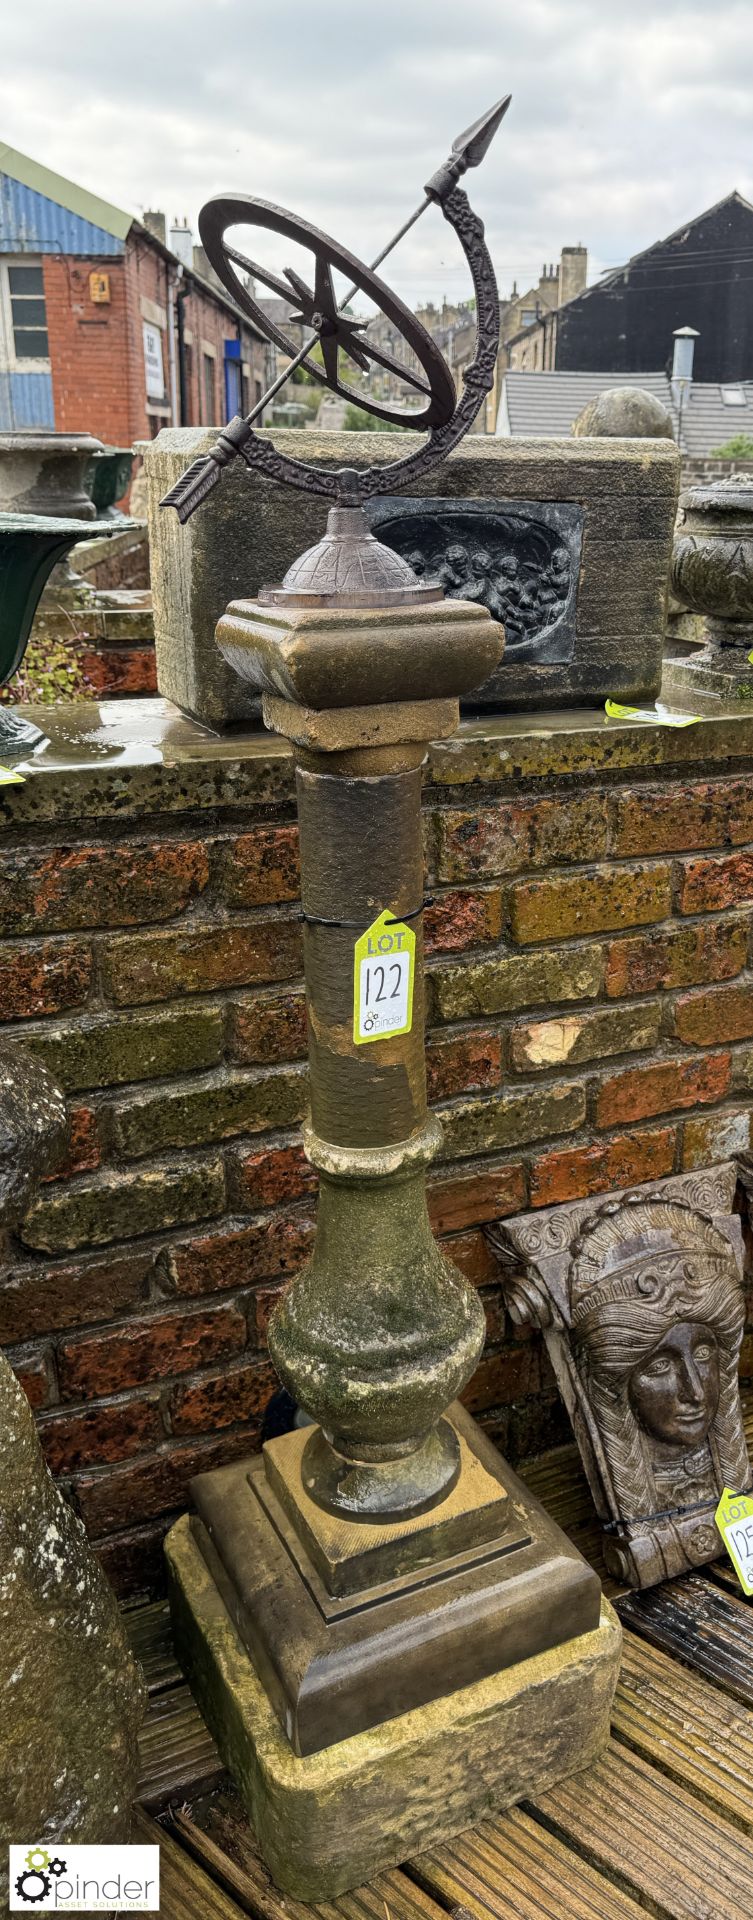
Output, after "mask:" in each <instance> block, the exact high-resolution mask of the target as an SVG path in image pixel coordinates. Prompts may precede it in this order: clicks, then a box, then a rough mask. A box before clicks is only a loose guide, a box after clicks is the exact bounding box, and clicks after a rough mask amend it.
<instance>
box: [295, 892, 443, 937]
mask: <svg viewBox="0 0 753 1920" xmlns="http://www.w3.org/2000/svg"><path fill="white" fill-rule="evenodd" d="M433 905H434V900H433V896H432V895H431V894H429V895H428V896H427V898H426V900H422V902H421V905H420V907H414V908H413V909H412V912H411V913H396V914H394V915H393V917H392V919H390V920H385V923H384V924H385V926H386V927H401V926H402V925H403V922H404V921H405V920H417V919H418V916H419V914H421V913H423V911H424V908H425V907H433ZM376 917H377V919H378V918H379V915H378V914H377V916H376ZM295 918H296V919H297V920H303V921H305V923H306V925H307V926H309V927H345V928H347V929H349V930H350V931H352V932H354V933H356V932H360V933H366V932H367V930H368V929H367V928H366V927H365V926H364V924H363V921H362V920H325V919H324V917H323V915H322V914H320V913H304V912H303V909H301V911H300V913H297V914H296V916H295Z"/></svg>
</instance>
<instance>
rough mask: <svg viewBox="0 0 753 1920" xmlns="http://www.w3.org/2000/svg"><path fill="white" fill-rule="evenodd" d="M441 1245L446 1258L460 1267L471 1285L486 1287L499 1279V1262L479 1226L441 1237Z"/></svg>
mask: <svg viewBox="0 0 753 1920" xmlns="http://www.w3.org/2000/svg"><path fill="white" fill-rule="evenodd" d="M442 1247H443V1249H444V1252H445V1253H446V1254H447V1258H448V1260H452V1262H453V1264H454V1265H455V1266H456V1267H459V1268H460V1272H461V1273H462V1274H464V1275H465V1278H466V1280H470V1282H471V1285H472V1286H474V1287H488V1286H489V1284H490V1282H492V1281H494V1280H499V1264H498V1262H497V1260H496V1259H495V1257H494V1254H493V1253H492V1250H491V1247H490V1246H489V1245H488V1243H487V1241H486V1240H485V1238H484V1235H483V1233H482V1231H481V1228H480V1227H469V1228H468V1229H467V1231H466V1232H465V1233H453V1234H449V1235H448V1236H447V1237H446V1238H445V1239H443V1241H442Z"/></svg>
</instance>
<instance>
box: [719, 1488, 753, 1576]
mask: <svg viewBox="0 0 753 1920" xmlns="http://www.w3.org/2000/svg"><path fill="white" fill-rule="evenodd" d="M714 1519H715V1521H716V1524H717V1526H718V1528H719V1532H720V1534H721V1536H722V1539H723V1541H724V1544H725V1547H726V1549H727V1552H728V1554H729V1557H730V1560H731V1561H732V1565H733V1567H734V1569H735V1573H736V1574H737V1577H738V1580H739V1582H740V1585H741V1587H742V1590H743V1593H753V1493H731V1492H730V1489H729V1487H725V1489H724V1492H723V1494H722V1497H721V1500H720V1502H719V1505H718V1507H717V1510H716V1513H715V1514H714Z"/></svg>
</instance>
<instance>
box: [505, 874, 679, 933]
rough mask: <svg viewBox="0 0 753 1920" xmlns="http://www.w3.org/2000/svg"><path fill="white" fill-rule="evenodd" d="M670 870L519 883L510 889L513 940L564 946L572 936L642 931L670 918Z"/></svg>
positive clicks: (566, 876)
mask: <svg viewBox="0 0 753 1920" xmlns="http://www.w3.org/2000/svg"><path fill="white" fill-rule="evenodd" d="M671 907H672V889H671V874H670V869H669V867H668V866H656V867H647V868H644V867H618V868H616V869H611V870H610V869H609V868H608V867H604V868H602V869H601V870H600V871H599V872H598V873H590V874H588V873H568V874H562V875H561V876H560V875H553V876H552V877H551V878H549V879H546V880H526V881H520V882H518V883H517V884H516V885H514V886H513V887H512V889H511V906H510V915H511V926H512V932H513V937H514V939H515V940H518V941H520V942H521V943H523V944H527V943H528V942H529V941H533V940H565V939H568V938H569V937H571V936H572V935H576V934H577V935H582V934H585V933H601V932H608V931H610V930H611V929H612V928H614V927H622V926H628V927H630V926H633V927H635V926H641V925H643V924H644V923H645V922H646V921H648V920H663V919H665V917H666V915H667V914H668V913H670V912H671Z"/></svg>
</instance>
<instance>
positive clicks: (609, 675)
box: [146, 428, 679, 726]
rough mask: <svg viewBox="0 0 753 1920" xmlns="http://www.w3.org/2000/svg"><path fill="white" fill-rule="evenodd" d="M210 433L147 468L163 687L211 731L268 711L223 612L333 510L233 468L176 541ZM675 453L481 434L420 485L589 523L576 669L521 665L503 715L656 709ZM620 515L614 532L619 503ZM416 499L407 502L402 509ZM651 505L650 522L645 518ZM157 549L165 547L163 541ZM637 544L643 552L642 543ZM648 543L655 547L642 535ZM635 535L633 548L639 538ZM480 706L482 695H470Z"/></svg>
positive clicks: (347, 444)
mask: <svg viewBox="0 0 753 1920" xmlns="http://www.w3.org/2000/svg"><path fill="white" fill-rule="evenodd" d="M215 437H216V436H215V435H214V434H213V433H212V432H211V431H207V430H206V429H201V428H199V429H194V428H181V429H178V430H175V429H167V430H166V431H164V432H162V433H161V434H160V435H159V436H158V437H157V439H156V440H155V441H154V442H153V443H152V445H151V446H150V448H149V450H148V452H147V456H146V470H147V474H148V479H149V501H150V504H149V512H150V528H151V534H152V552H153V556H154V559H153V568H152V581H153V590H154V605H155V636H156V645H157V658H158V678H159V686H160V690H161V692H162V693H164V694H167V696H168V697H169V698H170V699H175V700H176V702H177V704H178V705H180V706H182V707H183V708H184V709H185V710H187V711H188V712H191V713H194V714H195V715H196V716H197V717H198V718H201V719H204V720H206V721H207V722H208V723H209V724H210V725H214V726H223V725H226V724H227V723H228V722H230V721H233V720H239V719H245V718H248V717H249V715H251V714H254V713H256V712H258V702H257V700H256V699H255V697H254V694H253V692H252V689H251V688H250V687H249V686H248V685H247V684H246V685H244V684H242V683H241V682H240V681H239V680H238V679H237V678H236V677H235V676H234V675H233V674H232V673H231V671H230V669H229V667H228V666H227V665H226V663H225V661H224V660H222V658H221V657H220V656H219V654H218V651H217V648H216V646H215V643H214V630H215V627H216V624H217V621H218V620H219V618H220V616H221V614H223V613H224V611H225V607H226V606H227V603H228V601H229V600H234V599H236V598H251V597H253V596H254V595H255V594H256V593H257V591H258V589H259V587H260V586H264V585H269V584H273V583H274V582H275V581H278V582H279V581H280V580H281V579H282V578H283V575H284V574H285V573H286V572H287V569H288V567H289V565H290V564H291V562H292V561H293V560H294V559H295V558H296V557H297V556H298V555H299V554H300V553H301V552H302V551H303V550H304V549H305V548H307V547H309V546H311V545H313V544H314V543H315V542H316V541H317V540H318V539H320V538H321V535H322V534H323V532H324V528H325V524H326V515H327V502H326V501H325V500H318V499H315V498H314V497H313V496H310V495H309V496H306V495H301V494H295V493H293V492H291V491H289V490H288V489H283V488H280V487H274V486H273V485H272V483H271V482H268V481H265V480H264V479H263V478H262V477H261V476H260V475H258V474H257V475H255V477H254V480H253V482H252V484H251V485H249V481H248V476H247V474H246V473H245V471H243V472H241V471H240V470H239V469H240V467H241V463H240V462H239V461H238V462H236V463H235V466H234V467H231V468H229V469H228V470H227V471H226V472H225V474H223V478H222V483H221V485H220V486H219V487H217V488H216V489H215V491H214V493H213V494H212V496H211V498H210V499H209V500H208V501H207V503H206V506H205V508H204V510H203V512H202V513H201V514H199V515H196V516H195V518H194V520H192V521H191V522H190V524H189V525H187V526H185V527H181V526H180V525H179V523H178V521H177V518H176V517H174V516H173V515H166V514H161V513H160V511H159V504H158V503H159V500H160V498H161V496H162V495H163V494H164V493H165V491H166V490H167V488H168V487H170V486H172V485H173V484H174V482H175V481H176V480H177V479H178V476H179V474H180V473H182V472H183V471H184V470H185V468H186V467H187V466H189V465H190V463H191V461H192V460H193V459H195V458H196V457H197V455H198V454H199V453H202V452H205V451H206V450H207V448H208V447H210V446H211V445H212V444H213V442H214V439H215ZM272 438H273V439H274V442H275V444H276V445H279V446H280V447H282V448H284V449H285V450H287V451H288V452H289V453H294V454H296V455H298V457H302V458H304V459H306V460H313V461H315V462H318V463H319V464H320V465H323V466H336V465H343V464H344V465H347V466H352V465H356V466H359V465H364V464H366V465H368V464H370V463H372V462H373V461H374V460H377V461H379V460H384V459H385V458H389V459H390V460H393V459H395V458H399V457H400V455H401V454H402V453H408V452H411V451H414V450H415V449H414V448H413V447H412V436H410V435H406V436H405V439H404V440H401V442H400V445H399V446H398V444H397V440H396V439H395V438H391V439H390V443H389V453H388V454H387V453H386V450H385V447H384V445H383V444H382V436H381V435H376V434H353V433H347V434H343V435H340V434H334V433H327V434H321V435H320V434H316V433H311V432H310V431H306V432H305V433H303V432H296V431H288V432H278V431H275V433H274V435H273V436H272ZM678 474H679V460H678V455H677V450H676V448H675V447H674V446H672V445H671V444H669V443H668V442H665V441H655V442H654V443H653V444H652V445H651V448H650V452H649V451H648V449H647V445H646V443H645V442H631V441H630V440H620V441H618V440H600V441H588V442H586V441H580V440H573V441H556V440H550V441H546V440H513V439H494V438H493V437H491V436H490V437H488V438H487V437H485V436H481V435H473V436H470V438H469V439H467V440H466V441H465V442H464V443H463V445H462V446H460V447H459V448H457V449H456V451H455V453H454V454H452V455H451V457H450V459H449V460H448V461H446V462H445V463H444V464H443V465H441V466H440V467H438V468H436V469H435V470H434V472H433V473H432V474H431V475H429V476H428V477H427V479H426V480H425V481H423V482H422V494H424V493H425V494H426V496H427V499H429V500H433V499H442V500H443V501H452V500H457V501H458V502H462V501H463V500H465V499H471V500H472V499H474V498H475V499H477V500H483V501H487V502H491V503H492V505H493V506H494V505H496V504H497V503H499V508H500V512H502V511H503V510H504V503H510V502H514V501H526V502H537V501H538V502H550V503H551V502H555V503H558V502H562V503H571V505H576V506H577V507H578V508H579V509H580V510H581V512H582V515H583V542H582V563H581V578H580V589H581V591H580V593H579V596H578V610H577V630H576V638H575V650H574V654H573V658H572V659H571V660H570V661H569V662H567V663H565V664H551V665H544V664H542V665H536V664H533V663H529V662H527V661H525V660H521V661H520V663H519V664H516V663H515V662H514V661H513V659H512V656H511V657H510V659H509V660H508V662H507V663H505V662H503V664H502V666H501V668H499V669H498V671H497V673H496V674H494V675H493V677H492V681H491V683H490V684H489V687H488V690H487V692H486V693H485V695H484V696H482V697H483V698H485V699H487V700H491V702H492V704H497V705H500V704H502V705H504V706H506V707H509V706H510V705H512V706H518V707H521V706H522V707H531V706H534V705H537V706H538V705H546V706H556V705H558V704H559V705H564V706H575V705H578V704H581V703H582V702H583V701H584V700H585V701H587V702H593V703H594V704H601V702H602V701H603V700H604V699H605V697H606V696H607V695H608V694H612V695H613V696H614V697H616V698H621V699H627V698H633V697H634V698H639V697H640V698H647V699H648V698H651V697H653V695H654V694H655V693H656V692H657V691H658V688H659V682H660V677H661V648H662V639H663V631H664V618H665V602H666V580H667V574H668V570H669V559H670V549H671V539H672V529H673V524H674V511H675V504H676V498H677V485H678ZM616 497H618V498H619V502H620V507H621V509H623V511H622V516H621V524H618V525H615V521H614V503H615V498H616ZM405 498H406V499H409V498H410V496H405ZM649 500H650V502H651V511H650V515H649V516H648V521H646V516H645V514H644V515H642V514H641V508H642V507H644V506H645V504H646V503H647V502H648V501H649ZM158 529H159V538H158V539H157V537H156V536H157V530H158ZM634 529H636V530H637V529H640V533H641V534H642V535H643V536H644V537H642V538H641V537H638V538H636V537H634ZM646 535H647V536H648V537H645V536H646ZM631 536H632V537H631ZM474 698H475V696H474Z"/></svg>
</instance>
